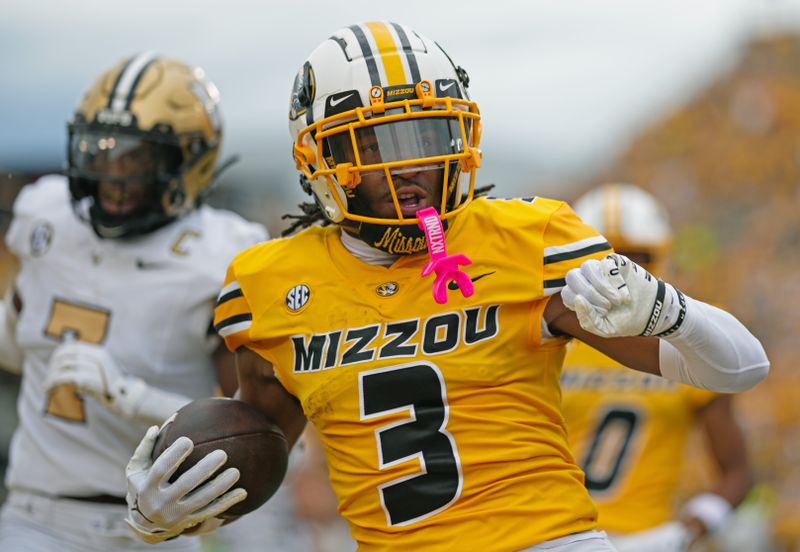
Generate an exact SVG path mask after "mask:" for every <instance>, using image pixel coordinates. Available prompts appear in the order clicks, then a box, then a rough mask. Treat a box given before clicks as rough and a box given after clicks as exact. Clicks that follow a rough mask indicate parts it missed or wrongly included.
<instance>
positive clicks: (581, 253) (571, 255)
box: [544, 242, 611, 264]
mask: <svg viewBox="0 0 800 552" xmlns="http://www.w3.org/2000/svg"><path fill="white" fill-rule="evenodd" d="M608 250H611V244H610V243H608V242H603V243H596V244H594V245H589V246H587V247H582V248H581V249H576V250H575V251H566V252H564V253H555V254H553V255H548V256H546V257H545V258H544V264H551V263H558V262H561V261H569V260H571V259H579V258H580V257H585V256H586V255H591V254H592V253H597V252H599V251H608Z"/></svg>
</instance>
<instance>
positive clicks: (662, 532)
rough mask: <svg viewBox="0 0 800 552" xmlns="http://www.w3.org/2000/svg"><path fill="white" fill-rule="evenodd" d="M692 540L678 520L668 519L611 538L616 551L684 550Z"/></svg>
mask: <svg viewBox="0 0 800 552" xmlns="http://www.w3.org/2000/svg"><path fill="white" fill-rule="evenodd" d="M692 540H693V538H692V534H691V533H690V532H689V530H688V529H687V528H686V526H685V525H684V524H683V523H681V522H679V521H668V522H667V523H664V524H662V525H659V526H657V527H654V528H653V529H648V530H647V531H640V532H638V533H633V534H631V535H625V536H613V537H612V538H611V541H612V542H613V544H614V546H615V547H616V549H617V552H684V551H685V550H687V549H688V548H689V545H690V544H691V543H692Z"/></svg>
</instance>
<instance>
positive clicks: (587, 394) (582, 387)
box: [561, 184, 753, 552]
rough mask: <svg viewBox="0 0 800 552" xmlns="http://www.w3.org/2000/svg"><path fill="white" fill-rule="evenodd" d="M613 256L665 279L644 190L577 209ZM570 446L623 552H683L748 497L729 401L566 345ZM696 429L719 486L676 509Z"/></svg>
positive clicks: (659, 213) (623, 189)
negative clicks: (703, 440)
mask: <svg viewBox="0 0 800 552" xmlns="http://www.w3.org/2000/svg"><path fill="white" fill-rule="evenodd" d="M574 206H575V211H576V212H577V213H578V215H579V216H580V217H581V218H582V219H583V220H585V221H586V222H587V223H589V224H591V225H592V226H593V227H594V228H596V229H597V230H598V231H600V232H601V233H602V234H603V235H604V236H605V237H606V238H608V241H609V242H610V243H611V244H612V245H613V246H614V249H615V250H616V251H617V252H618V253H621V254H623V255H625V256H627V257H628V258H629V259H631V260H633V261H634V262H636V263H638V264H639V265H641V266H642V267H644V268H645V269H647V270H649V271H651V272H652V273H653V274H655V275H657V276H660V277H663V276H664V271H665V265H666V261H667V257H668V250H669V248H670V242H671V240H672V230H671V227H670V223H669V217H668V216H667V213H666V211H665V209H664V208H663V207H662V206H661V204H660V203H659V202H658V201H657V200H656V199H655V198H654V197H653V196H652V195H651V194H649V193H648V192H646V191H644V190H642V189H640V188H637V187H636V186H633V185H631V184H606V185H604V186H600V187H598V188H595V189H593V190H591V191H590V192H588V193H587V194H585V195H584V196H582V197H581V198H580V199H578V200H577V201H576V202H575V205H574ZM561 388H562V392H563V401H562V410H563V414H564V418H565V420H566V424H567V430H568V433H569V443H570V446H571V448H572V449H573V451H574V453H575V456H576V459H577V461H578V462H579V464H580V466H581V468H582V469H583V470H584V471H585V472H586V486H587V488H588V489H589V492H590V493H591V494H592V498H593V499H594V501H595V502H596V503H597V506H598V510H599V518H598V519H599V523H600V527H602V528H603V529H605V530H606V531H607V532H608V533H609V535H610V536H611V537H612V540H613V541H614V544H615V546H616V547H617V549H618V550H619V551H620V552H638V551H647V552H683V551H684V550H686V549H687V547H688V546H689V545H690V543H692V541H694V540H695V539H697V538H698V537H700V536H701V535H705V534H713V533H714V532H715V531H717V530H719V529H720V528H721V527H722V526H723V524H724V523H725V521H726V519H728V517H729V514H730V513H731V511H732V508H733V507H734V506H736V505H738V504H739V503H740V502H741V501H742V499H743V498H744V497H745V495H746V494H747V492H748V491H749V490H750V487H751V486H752V481H753V474H752V472H751V470H750V466H749V463H748V459H747V449H746V445H745V439H744V434H743V432H742V428H741V427H740V426H739V424H738V423H737V421H736V419H735V417H734V412H733V405H732V397H731V395H726V394H719V393H712V392H710V391H706V390H704V389H697V388H694V387H690V386H688V385H681V384H680V383H676V382H673V381H669V380H667V379H664V378H658V377H655V376H652V375H648V374H641V373H637V372H632V371H630V370H628V369H626V368H625V367H624V366H622V365H621V364H619V363H618V362H615V361H614V360H612V359H611V358H609V357H608V356H606V355H604V354H602V353H600V352H599V351H597V350H596V349H593V348H592V347H590V346H588V345H586V344H584V343H577V342H576V343H572V344H571V346H570V348H569V349H568V351H567V355H566V357H565V359H564V370H563V372H562V376H561ZM694 427H699V428H702V430H703V434H704V437H705V438H706V441H707V442H708V444H709V447H708V448H709V451H710V453H711V456H712V458H713V460H714V464H715V465H716V466H717V467H718V470H717V474H716V475H717V481H715V482H713V483H711V482H709V483H708V485H707V487H706V490H708V491H709V492H703V493H699V494H697V495H696V496H694V497H692V498H690V499H689V500H688V501H686V502H685V503H684V504H683V505H682V506H681V507H678V508H676V504H675V501H676V498H677V494H678V486H679V483H680V476H681V472H682V467H683V465H684V458H685V456H686V452H687V451H686V442H687V437H688V436H689V433H690V431H691V430H692V428H694Z"/></svg>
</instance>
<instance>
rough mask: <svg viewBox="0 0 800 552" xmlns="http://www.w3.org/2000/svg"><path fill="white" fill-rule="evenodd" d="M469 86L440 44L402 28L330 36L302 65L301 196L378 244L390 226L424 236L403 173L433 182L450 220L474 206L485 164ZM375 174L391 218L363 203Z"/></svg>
mask: <svg viewBox="0 0 800 552" xmlns="http://www.w3.org/2000/svg"><path fill="white" fill-rule="evenodd" d="M468 83H469V78H468V77H467V74H466V71H464V70H463V69H462V68H461V67H458V66H456V65H455V64H454V63H453V61H452V60H451V59H450V57H449V56H448V55H447V54H446V53H445V51H444V50H443V49H442V48H441V47H440V46H439V45H438V44H437V43H435V42H434V41H433V40H430V39H428V38H426V37H424V36H422V35H420V34H418V33H416V32H415V31H414V30H412V29H410V28H408V27H406V26H404V25H400V24H398V23H392V22H385V21H377V22H375V21H373V22H366V23H358V24H355V25H350V26H349V27H345V28H342V29H339V30H338V31H336V32H334V33H333V35H332V36H331V37H330V38H328V39H327V40H325V41H324V42H323V43H322V44H320V45H319V46H318V47H317V48H316V49H315V50H314V51H313V52H312V53H311V55H310V56H309V57H308V59H307V60H306V61H305V63H304V64H303V66H302V67H301V68H300V70H299V71H298V73H297V76H296V78H295V81H294V86H293V88H292V94H291V98H290V105H289V130H290V132H291V135H292V138H293V139H294V147H293V154H294V159H295V162H296V165H297V169H298V170H299V171H301V173H302V176H301V183H302V185H303V188H304V190H305V191H306V192H308V193H309V194H313V196H314V198H315V200H316V202H317V204H318V205H319V207H320V208H321V210H322V211H323V213H324V214H325V216H326V217H327V218H328V219H329V220H330V221H332V222H334V223H341V224H343V226H344V227H345V228H346V229H348V230H349V231H350V232H351V233H353V234H355V235H357V236H358V237H360V238H361V239H363V240H364V241H366V242H367V243H369V244H370V245H373V246H377V245H376V244H377V242H378V241H380V240H379V239H378V238H379V237H380V235H381V234H383V233H385V232H386V231H387V229H393V230H392V231H400V232H403V233H409V232H410V233H413V232H415V231H416V230H418V229H417V217H416V215H415V214H414V211H413V207H409V205H410V204H412V203H413V200H408V198H406V197H403V198H400V197H398V196H399V195H401V194H398V189H399V186H398V179H399V178H401V177H402V176H401V175H404V174H405V175H406V176H407V175H408V174H409V173H411V172H423V171H424V172H427V173H428V174H429V175H433V174H435V175H437V177H438V178H439V179H440V180H441V200H440V201H439V204H438V205H434V207H436V209H437V210H438V211H439V213H440V215H441V217H442V218H443V219H448V218H450V217H452V216H453V215H455V214H456V213H458V212H459V211H461V210H462V209H463V208H464V207H466V205H467V204H468V203H469V202H470V201H471V200H472V196H473V192H474V184H475V171H476V169H477V168H478V167H479V166H480V161H481V154H480V151H479V149H478V145H479V142H480V135H481V126H480V114H479V111H478V106H477V104H476V103H475V102H473V101H470V98H469V95H468V93H467V86H468ZM376 174H381V175H383V176H384V177H385V179H386V181H387V183H388V193H387V198H388V201H389V203H391V204H393V213H394V214H393V215H392V216H390V217H386V216H380V215H377V214H376V213H374V212H371V211H370V210H369V208H368V207H367V206H366V205H365V201H363V199H362V198H360V197H359V185H360V184H361V183H362V179H363V178H364V177H371V175H376ZM467 174H468V175H469V183H468V186H467V187H466V189H464V187H463V186H462V180H464V177H465V175H467ZM437 188H438V184H437ZM437 195H438V192H437ZM462 195H463V196H464V200H463V201H462ZM407 200H408V201H407ZM404 201H405V202H406V203H408V204H409V205H403V202H404ZM437 201H438V198H437Z"/></svg>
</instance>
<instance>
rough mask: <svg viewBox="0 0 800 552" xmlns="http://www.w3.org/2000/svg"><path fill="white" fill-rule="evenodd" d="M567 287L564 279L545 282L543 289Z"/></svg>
mask: <svg viewBox="0 0 800 552" xmlns="http://www.w3.org/2000/svg"><path fill="white" fill-rule="evenodd" d="M566 285H567V279H566V278H555V279H553V280H545V281H544V289H552V288H558V287H564V286H566Z"/></svg>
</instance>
